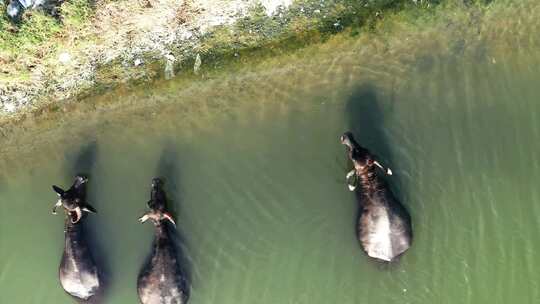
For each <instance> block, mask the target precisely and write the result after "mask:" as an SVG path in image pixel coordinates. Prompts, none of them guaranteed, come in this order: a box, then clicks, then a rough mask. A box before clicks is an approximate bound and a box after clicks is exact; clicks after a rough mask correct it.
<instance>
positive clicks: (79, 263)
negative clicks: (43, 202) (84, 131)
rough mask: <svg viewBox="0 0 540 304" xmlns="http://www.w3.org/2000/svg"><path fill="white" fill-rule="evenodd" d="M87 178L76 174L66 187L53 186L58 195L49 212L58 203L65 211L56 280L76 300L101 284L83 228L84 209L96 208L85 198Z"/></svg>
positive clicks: (88, 294) (83, 298)
mask: <svg viewBox="0 0 540 304" xmlns="http://www.w3.org/2000/svg"><path fill="white" fill-rule="evenodd" d="M87 182H88V179H87V178H86V177H83V176H77V177H75V182H74V183H73V185H72V186H71V188H69V189H68V190H67V191H64V190H62V188H60V187H58V186H53V190H54V191H55V192H56V194H58V196H59V199H58V202H57V203H56V204H55V205H54V208H53V211H52V212H53V214H56V209H57V208H58V207H61V206H62V207H64V210H65V212H66V219H65V228H64V233H65V245H64V253H63V255H62V260H61V262H60V268H59V276H60V284H61V285H62V287H63V288H64V290H65V291H66V292H67V293H68V294H70V295H71V296H73V297H75V298H77V299H80V300H89V299H90V298H92V297H93V296H95V295H96V294H97V293H98V291H99V290H100V287H101V284H100V278H99V275H98V268H97V266H96V263H95V262H94V259H93V257H92V253H91V252H90V248H89V246H88V243H87V241H86V238H85V233H84V229H83V228H84V227H83V219H84V213H87V212H90V213H95V212H96V210H95V209H94V208H93V207H92V206H90V205H89V204H88V203H87V202H86V183H87Z"/></svg>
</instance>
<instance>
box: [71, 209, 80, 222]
mask: <svg viewBox="0 0 540 304" xmlns="http://www.w3.org/2000/svg"><path fill="white" fill-rule="evenodd" d="M71 212H75V215H77V218H75V220H73V217H72V218H71V223H73V224H76V223H78V222H79V221H80V220H81V218H82V210H81V207H77V208H75V209H74V210H73V211H71ZM71 212H70V214H71Z"/></svg>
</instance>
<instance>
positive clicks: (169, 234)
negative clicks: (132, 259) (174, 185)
mask: <svg viewBox="0 0 540 304" xmlns="http://www.w3.org/2000/svg"><path fill="white" fill-rule="evenodd" d="M166 202H167V198H166V194H165V191H164V190H163V183H162V181H161V180H160V179H158V178H154V179H153V180H152V191H151V194H150V201H149V202H148V208H149V209H150V210H149V211H148V212H146V213H145V214H144V215H143V216H142V217H140V218H139V221H140V222H141V223H144V222H145V221H147V220H149V219H150V220H152V222H153V223H154V226H155V230H154V232H155V235H154V241H153V244H152V252H151V254H150V257H149V258H148V261H147V262H146V264H145V265H144V266H143V267H142V269H141V271H140V273H139V277H138V279H137V292H138V294H139V300H140V301H141V303H142V304H184V303H187V300H188V290H187V286H186V276H185V274H184V273H183V271H182V265H181V264H182V263H181V260H180V257H179V254H178V251H177V247H176V244H175V241H174V239H175V237H174V232H175V231H174V229H173V228H175V227H176V223H175V222H174V220H173V217H172V216H171V215H170V214H169V213H167V212H166V210H165V207H166Z"/></svg>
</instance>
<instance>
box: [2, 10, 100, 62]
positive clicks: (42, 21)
mask: <svg viewBox="0 0 540 304" xmlns="http://www.w3.org/2000/svg"><path fill="white" fill-rule="evenodd" d="M5 11H6V5H5V3H4V2H0V55H3V56H8V57H13V59H16V58H17V57H19V56H38V57H40V55H39V54H43V53H46V52H47V50H44V49H43V48H50V47H51V46H52V47H54V46H53V45H54V43H53V44H51V43H48V41H49V40H51V39H55V38H57V37H58V36H61V35H62V33H64V32H65V31H68V30H69V31H76V30H80V29H81V28H83V27H84V26H85V25H87V21H88V20H89V19H90V17H91V16H92V14H93V9H92V7H91V5H90V4H89V1H86V0H70V1H67V2H65V3H64V4H63V5H62V7H61V17H60V18H55V17H52V16H50V15H48V14H46V13H44V12H42V11H40V10H30V11H27V12H25V13H24V14H23V17H22V19H21V21H20V22H19V23H17V24H15V23H13V22H11V21H10V20H8V18H7V15H6V13H5Z"/></svg>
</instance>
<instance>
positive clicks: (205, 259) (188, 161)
mask: <svg viewBox="0 0 540 304" xmlns="http://www.w3.org/2000/svg"><path fill="white" fill-rule="evenodd" d="M536 12H538V11H536ZM522 26H524V25H522ZM525 30H526V29H525ZM454 34H455V33H453V34H452V35H454ZM448 35H450V34H448ZM463 35H467V33H463ZM443 36H444V35H443ZM422 37H423V36H422V35H420V37H416V40H415V41H409V42H406V41H403V42H399V43H400V44H399V45H395V44H394V47H396V49H397V50H398V51H399V50H401V51H403V50H409V51H411V52H413V53H407V52H401V53H400V54H394V55H391V54H390V55H388V54H387V55H388V56H386V57H384V56H382V55H380V54H379V53H377V52H375V51H376V50H378V48H377V47H372V48H370V47H369V46H366V45H365V44H364V41H362V40H361V38H343V39H342V40H339V39H336V40H334V41H329V42H327V43H326V44H324V45H321V46H317V47H314V48H313V49H312V50H311V51H310V50H307V51H302V52H299V53H298V54H292V55H290V56H289V57H286V58H281V59H279V58H278V59H272V60H269V61H268V62H267V63H265V64H264V63H263V64H262V65H261V66H260V67H258V68H253V69H252V70H249V69H248V70H240V72H238V73H237V74H232V75H229V76H224V75H221V76H219V77H215V78H212V79H208V80H201V81H197V82H195V83H186V82H185V81H182V80H181V79H178V80H173V81H169V82H160V83H156V84H154V85H153V86H150V87H139V88H137V89H134V90H130V91H125V90H119V91H115V92H114V93H111V94H107V95H105V96H101V97H95V98H94V99H92V100H90V101H85V102H86V104H90V106H88V107H90V108H93V107H94V106H95V107H96V109H97V110H96V111H94V112H93V113H92V114H89V113H88V112H84V111H81V112H80V113H79V112H75V111H74V112H73V113H72V114H70V115H65V114H62V115H60V114H59V116H57V117H63V118H62V119H60V118H57V119H52V120H49V121H47V122H42V123H41V125H40V124H38V123H36V124H35V126H34V125H29V126H28V125H27V126H25V127H24V130H22V131H21V130H19V131H18V132H19V133H13V134H12V135H11V137H8V138H6V141H5V142H6V143H5V144H4V146H3V147H2V156H3V161H2V163H1V168H3V171H2V174H1V175H0V202H1V203H0V289H1V292H0V302H1V303H40V304H43V303H72V300H71V299H70V298H69V297H68V296H66V295H65V294H64V292H63V291H62V289H61V287H60V286H59V282H58V278H57V269H58V263H59V260H60V257H61V251H62V246H63V233H62V229H63V227H62V226H63V220H62V217H61V216H52V215H50V208H51V207H52V205H53V203H54V201H55V199H56V198H55V194H54V193H53V192H52V190H51V188H50V186H51V185H52V184H60V185H62V186H66V187H67V186H69V184H70V183H71V182H72V177H73V175H74V174H75V173H78V172H82V173H86V174H88V175H89V176H90V184H89V189H88V192H89V197H88V200H89V202H91V203H92V204H93V205H94V207H95V208H96V209H97V210H98V212H99V213H98V214H97V215H90V216H89V217H88V218H87V220H88V225H89V227H90V229H91V231H92V232H93V234H94V238H95V240H94V243H95V248H94V249H95V254H96V256H97V259H98V260H99V262H100V264H101V265H102V266H103V269H104V270H105V272H106V273H107V274H108V277H107V279H108V280H107V282H108V284H107V292H106V295H105V303H137V294H136V289H135V287H136V286H135V285H136V277H137V274H138V271H139V269H140V266H141V265H142V263H143V261H144V259H145V258H146V256H147V254H148V253H149V252H150V244H151V239H152V227H151V225H150V224H145V225H140V224H138V223H137V220H136V219H137V217H138V216H140V215H141V214H142V213H143V212H144V210H145V202H146V201H147V200H148V198H149V187H150V180H151V178H152V177H154V176H161V177H163V178H164V179H165V180H166V189H167V191H168V194H169V196H170V198H171V199H172V204H171V205H172V206H171V207H172V209H173V211H174V213H175V214H176V217H177V223H178V233H179V237H180V239H181V240H182V248H183V251H184V252H183V254H184V255H185V257H186V260H187V266H188V269H189V280H190V283H191V287H192V290H191V299H190V303H193V304H205V303H216V302H220V303H235V304H239V303H246V304H251V303H261V304H263V303H291V304H292V303H310V304H312V303H351V304H352V303H383V304H384V303H415V304H419V303H475V304H476V303H490V304H491V303H505V304H506V303H536V302H538V301H540V294H539V293H540V287H539V282H540V274H539V273H538V271H535V270H536V269H538V267H539V266H540V261H539V259H538V257H537V255H536V253H537V252H538V250H539V249H540V244H539V243H538V242H536V240H537V232H538V231H539V228H540V220H539V218H540V217H539V216H540V207H538V206H539V204H540V193H539V190H538V187H537V184H538V183H539V181H540V173H539V172H540V159H539V157H538V153H537V151H539V150H540V146H539V143H538V142H539V141H538V139H539V135H540V126H539V124H540V117H538V116H539V115H540V114H538V113H540V104H539V103H538V98H539V96H540V87H539V86H538V85H537V83H538V79H540V68H539V65H538V63H539V62H540V53H538V52H537V51H535V50H537V48H536V47H534V45H520V47H519V48H515V49H507V48H504V47H503V50H502V51H501V46H504V45H507V44H508V43H509V41H508V40H505V38H504V36H501V37H492V39H491V40H486V41H484V42H483V43H477V42H476V43H475V45H474V48H473V51H470V50H469V51H468V52H467V53H465V52H461V51H460V50H462V49H461V48H458V49H452V48H450V50H448V49H447V48H440V45H439V46H437V44H436V43H435V46H433V45H432V42H433V41H431V40H430V39H429V37H427V38H426V37H423V38H422ZM464 38H467V37H464ZM451 39H452V41H461V40H460V39H459V36H457V37H456V36H454V37H452V38H451ZM441 41H443V38H441ZM465 41H468V40H466V39H465ZM390 43H397V42H395V41H394V42H390ZM465 43H467V42H465ZM531 43H532V42H531ZM399 46H401V49H400V48H399ZM427 46H430V47H431V49H429V48H427ZM471 48H472V47H471ZM414 51H416V52H417V53H418V55H417V56H415V55H414ZM311 52H313V53H311ZM396 53H399V52H396ZM471 54H472V55H471ZM116 99H122V100H124V101H125V102H124V104H123V106H126V104H128V105H130V106H129V109H128V110H124V111H122V112H119V111H117V110H115V109H113V108H111V107H107V108H105V109H103V108H100V107H99V105H100V104H108V103H110V101H111V100H116ZM52 117H54V116H52ZM43 125H45V126H48V125H50V126H55V128H51V129H48V128H45V127H43ZM38 127H39V128H38ZM347 129H352V130H353V131H354V132H355V133H356V134H357V137H358V139H359V141H360V142H361V143H362V144H363V145H365V146H366V147H368V148H370V149H371V150H372V151H373V152H374V153H376V154H377V155H379V156H380V157H381V159H382V160H383V161H384V162H385V163H386V164H388V165H389V166H390V167H391V168H392V169H393V171H394V176H393V177H391V178H390V179H389V182H390V184H391V186H392V188H393V189H394V191H395V192H396V194H397V196H398V197H399V198H400V200H401V201H402V202H403V203H404V205H405V206H406V207H407V208H408V210H409V211H410V213H411V215H412V219H413V229H414V233H415V234H414V237H415V238H414V244H413V247H412V248H411V249H410V250H409V251H408V252H407V253H406V254H405V255H404V256H403V257H402V258H401V259H400V260H399V261H398V262H396V263H394V264H391V265H387V264H381V263H377V262H374V261H372V260H370V259H368V258H367V257H366V256H365V255H364V254H363V253H362V252H361V250H360V248H359V245H358V242H357V240H356V237H355V218H356V212H357V205H356V202H355V198H354V196H353V194H351V193H350V192H349V191H347V189H346V186H345V183H344V176H345V173H346V172H347V171H348V169H349V167H348V166H349V164H348V163H347V161H346V156H345V152H344V149H343V147H342V146H341V145H340V144H339V140H338V138H339V136H340V135H341V133H342V132H343V131H345V130H347ZM25 133H28V134H32V138H31V140H30V139H25V137H24V136H22V135H21V136H20V137H17V138H15V135H20V134H25Z"/></svg>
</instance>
